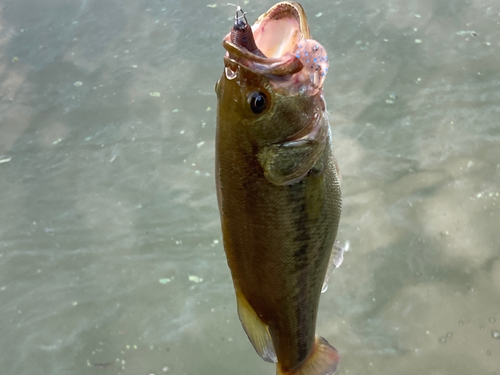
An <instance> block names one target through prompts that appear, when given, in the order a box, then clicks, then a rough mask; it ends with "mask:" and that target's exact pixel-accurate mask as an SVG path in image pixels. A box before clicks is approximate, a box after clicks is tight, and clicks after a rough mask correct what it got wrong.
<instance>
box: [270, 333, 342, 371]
mask: <svg viewBox="0 0 500 375" xmlns="http://www.w3.org/2000/svg"><path fill="white" fill-rule="evenodd" d="M338 363H339V353H338V352H337V349H335V348H334V347H333V346H331V345H330V344H329V343H328V341H326V340H325V339H324V338H323V337H319V336H317V337H316V342H315V344H314V349H313V350H312V353H311V355H310V356H309V357H308V358H307V359H306V360H305V362H304V363H302V364H301V365H300V367H298V368H296V369H295V370H292V371H285V370H283V369H282V368H281V367H280V364H279V362H278V366H277V370H276V375H331V374H333V373H334V372H335V370H336V369H337V364H338Z"/></svg>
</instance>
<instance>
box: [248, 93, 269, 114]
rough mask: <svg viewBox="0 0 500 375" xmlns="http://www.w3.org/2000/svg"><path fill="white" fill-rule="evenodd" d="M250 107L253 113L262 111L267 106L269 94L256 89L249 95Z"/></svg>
mask: <svg viewBox="0 0 500 375" xmlns="http://www.w3.org/2000/svg"><path fill="white" fill-rule="evenodd" d="M248 102H249V103H250V109H251V110H252V112H253V113H255V114H257V113H261V112H262V111H264V110H265V109H266V108H267V96H266V94H264V93H263V92H260V91H254V92H252V93H251V94H250V95H249V96H248Z"/></svg>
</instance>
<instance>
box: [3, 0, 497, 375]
mask: <svg viewBox="0 0 500 375" xmlns="http://www.w3.org/2000/svg"><path fill="white" fill-rule="evenodd" d="M272 4H273V3H272V2H268V1H251V2H250V3H248V4H246V5H245V6H244V9H245V10H246V11H247V12H248V14H247V17H248V18H249V20H251V21H253V20H254V19H255V18H256V17H257V16H258V15H260V14H261V13H263V12H264V11H266V10H267V9H268V8H269V7H270V6H271V5H272ZM302 4H303V6H304V8H305V10H306V12H307V14H308V17H309V21H310V25H311V31H312V35H313V36H314V38H315V39H317V40H318V41H320V42H321V43H322V44H323V45H324V47H325V48H326V49H327V51H329V53H330V61H331V65H330V70H329V75H328V78H327V80H326V83H325V98H326V101H327V104H328V109H329V113H330V120H331V125H332V130H333V134H334V147H335V153H336V156H337V158H338V161H339V165H340V169H341V172H342V178H343V182H342V183H343V185H342V186H343V194H344V212H343V217H342V220H341V226H340V231H339V239H340V241H341V242H342V243H349V251H348V252H347V253H346V254H345V260H344V264H343V265H342V267H341V268H340V269H338V270H337V271H335V274H334V275H333V276H332V278H331V281H330V288H329V290H328V292H327V293H325V294H324V295H323V296H322V300H321V306H320V311H319V318H318V328H317V329H318V332H319V333H320V334H321V335H322V336H324V337H326V338H327V339H328V340H329V341H330V342H331V343H332V344H333V345H334V346H335V347H337V349H338V350H339V351H340V353H341V356H342V359H341V365H340V366H339V369H338V371H337V374H359V375H362V374H372V375H375V374H384V375H390V374H394V375H396V374H409V375H413V374H414V375H417V374H429V375H441V374H453V375H469V374H474V375H483V374H484V375H486V374H487V375H493V374H497V375H498V374H500V240H499V228H500V225H499V222H500V213H499V206H498V205H499V204H500V198H499V194H500V148H499V147H500V144H499V142H500V120H499V119H500V89H499V88H500V69H499V66H500V4H499V3H498V1H496V0H490V1H488V0H470V1H463V0H457V1H453V2H449V1H444V0H405V1H392V0H391V1H382V0H375V1H373V0H350V1H336V2H330V1H303V2H302ZM214 5H216V6H215V7H214ZM0 7H1V8H2V10H1V12H0V191H1V194H0V212H1V214H0V301H1V303H0V317H1V320H0V321H1V323H0V347H1V349H2V350H1V354H0V369H1V371H0V372H1V373H2V374H7V375H11V374H12V375H14V374H15V375H31V374H52V375H59V374H61V375H62V374H74V375H80V374H101V373H106V374H123V375H126V374H150V373H155V374H162V373H168V374H175V375H177V374H178V375H183V374H214V375H222V374H235V373H238V374H241V375H246V374H248V375H252V374H273V373H274V371H275V370H274V366H273V365H270V364H267V363H265V362H263V361H262V360H260V358H259V357H258V356H257V354H256V353H255V352H254V350H253V348H252V347H251V344H250V343H249V342H248V340H247V338H246V336H245V334H244V332H243V330H242V329H241V326H240V323H239V321H238V318H237V315H236V309H235V300H234V295H233V288H232V284H231V279H230V274H229V270H228V268H227V265H226V261H225V257H224V253H223V249H222V245H221V233H220V226H219V218H218V210H217V205H216V198H215V186H214V176H213V169H214V135H215V107H216V99H215V95H214V84H215V81H216V80H217V79H218V78H219V76H220V75H221V73H222V56H223V53H224V51H223V49H222V47H221V39H222V37H223V36H224V35H225V34H226V33H227V32H228V31H229V28H230V26H231V21H230V18H231V17H232V15H233V13H234V9H233V8H231V7H227V6H224V5H223V4H222V3H216V4H214V3H212V2H208V1H199V0H197V1H189V2H187V1H184V2H181V1H172V0H170V1H168V0H165V1H161V0H144V1H131V0H120V1H118V0H107V1H98V0H78V1H77V0H74V1H73V0H37V1H34V0H31V1H30V0H10V1H8V0H3V1H0Z"/></svg>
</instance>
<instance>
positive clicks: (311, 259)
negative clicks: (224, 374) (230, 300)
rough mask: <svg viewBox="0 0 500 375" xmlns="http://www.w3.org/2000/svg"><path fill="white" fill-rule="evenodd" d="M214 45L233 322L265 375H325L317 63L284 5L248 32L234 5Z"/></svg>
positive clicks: (335, 198)
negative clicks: (219, 51)
mask: <svg viewBox="0 0 500 375" xmlns="http://www.w3.org/2000/svg"><path fill="white" fill-rule="evenodd" d="M222 45H223V47H224V49H225V50H226V53H225V56H224V70H223V74H222V76H221V78H220V79H219V80H218V82H217V83H216V85H215V92H216V95H217V127H216V147H215V154H216V155H215V156H216V158H215V159H216V161H215V164H216V166H215V172H216V173H215V175H216V190H217V200H218V206H219V211H220V221H221V230H222V239H223V247H224V250H225V253H226V258H227V262H228V266H229V269H230V271H231V276H232V280H233V285H234V289H235V293H236V302H237V311H238V315H239V319H240V321H241V323H242V326H243V329H244V331H245V332H246V334H247V336H248V338H249V340H250V342H251V343H252V345H253V347H254V349H255V350H256V351H257V353H258V354H259V355H260V357H261V358H262V359H264V360H265V361H267V362H271V363H276V374H277V375H329V374H332V373H333V372H334V371H335V370H336V368H337V364H338V363H339V354H338V352H337V350H336V349H335V348H334V347H333V346H332V345H330V344H329V343H328V341H327V340H325V339H324V338H322V337H320V336H317V335H316V318H317V312H318V304H319V298H320V294H321V292H322V289H323V290H324V289H325V285H324V284H325V279H327V276H326V275H327V269H333V268H335V267H336V266H338V265H339V264H340V262H341V261H342V259H343V257H342V254H341V251H342V250H341V248H340V247H339V246H336V245H335V244H336V241H335V240H336V236H337V230H338V226H339V220H340V215H341V210H342V197H341V190H340V174H339V170H338V166H337V161H336V159H335V158H334V156H333V148H332V134H331V130H330V124H329V121H328V116H327V111H326V104H325V99H324V96H323V82H324V80H325V77H326V74H327V72H328V66H329V61H328V56H327V53H326V51H325V49H324V47H323V46H321V44H319V43H318V42H316V41H315V40H313V39H311V36H310V31H309V26H308V23H307V18H306V14H305V12H304V9H303V8H302V6H301V5H300V4H298V3H296V2H291V1H284V2H280V3H278V4H276V5H274V6H273V7H271V8H270V9H269V10H268V11H267V12H266V13H264V14H263V15H261V16H260V17H259V18H258V19H257V21H256V22H255V23H254V24H253V25H252V26H250V25H249V23H248V21H247V19H246V13H245V12H243V10H242V9H241V8H240V7H239V6H238V7H237V10H236V15H235V20H234V24H233V26H232V28H231V32H230V33H228V34H227V35H226V36H225V37H224V39H223V41H222ZM339 249H340V250H339ZM339 252H340V253H339ZM332 264H333V266H332Z"/></svg>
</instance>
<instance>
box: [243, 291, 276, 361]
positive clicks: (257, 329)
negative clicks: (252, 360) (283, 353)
mask: <svg viewBox="0 0 500 375" xmlns="http://www.w3.org/2000/svg"><path fill="white" fill-rule="evenodd" d="M236 300H237V302H238V315H239V317H240V321H241V324H242V326H243V329H244V330H245V332H246V334H247V336H248V339H249V340H250V342H251V343H252V345H253V347H254V349H255V351H256V352H257V353H258V354H259V355H260V357H261V358H262V359H263V360H264V361H266V362H272V363H276V362H277V361H278V359H277V358H276V353H275V351H274V346H273V340H272V338H271V334H270V333H269V328H268V326H267V325H266V324H264V323H263V322H262V320H260V318H259V316H258V315H257V313H256V312H255V310H254V309H253V308H252V306H251V305H250V303H248V301H247V299H246V298H245V296H244V295H243V293H241V291H239V290H238V289H237V288H236Z"/></svg>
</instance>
